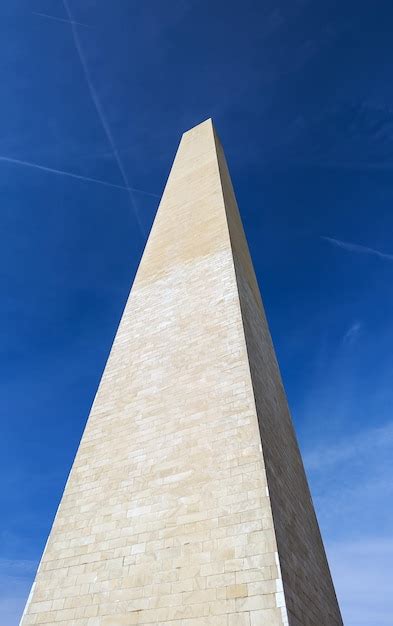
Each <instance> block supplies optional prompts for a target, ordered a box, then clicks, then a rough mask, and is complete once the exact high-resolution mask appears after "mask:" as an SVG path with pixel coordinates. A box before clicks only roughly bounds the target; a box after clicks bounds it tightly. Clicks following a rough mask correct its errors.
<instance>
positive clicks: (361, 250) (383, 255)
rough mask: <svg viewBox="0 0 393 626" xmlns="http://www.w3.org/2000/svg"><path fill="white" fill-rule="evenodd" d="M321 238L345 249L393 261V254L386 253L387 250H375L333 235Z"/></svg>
mask: <svg viewBox="0 0 393 626" xmlns="http://www.w3.org/2000/svg"><path fill="white" fill-rule="evenodd" d="M321 239H324V240H325V241H328V242H329V243H331V244H333V246H337V247H338V248H342V249H343V250H348V251H349V252H357V253H358V254H372V255H373V256H377V257H379V258H380V259H387V260H388V261H393V254H386V253H385V252H380V251H379V250H375V249H374V248H368V247H367V246H361V245H359V244H358V243H348V242H347V241H340V239H333V238H332V237H321Z"/></svg>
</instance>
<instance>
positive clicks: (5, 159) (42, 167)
mask: <svg viewBox="0 0 393 626" xmlns="http://www.w3.org/2000/svg"><path fill="white" fill-rule="evenodd" d="M0 161H2V162H4V163H12V164H13V165H21V166H24V167H31V168H33V169H37V170H41V171H43V172H49V173H50V174H58V175H59V176H69V177H70V178H76V179H77V180H83V181H85V182H88V183H97V184H99V185H105V186H106V187H114V188H115V189H124V190H125V191H129V187H125V186H124V185H116V183H111V182H109V181H107V180H101V179H99V178H91V177H90V176H82V175H81V174H75V173H74V172H67V171H66V170H58V169H56V168H54V167H47V166H46V165H40V164H39V163H33V162H32V161H22V160H21V159H13V158H12V157H7V156H0ZM132 191H134V192H135V193H141V194H144V195H147V196H152V197H154V198H158V197H159V196H157V195H156V194H154V193H150V192H149V191H144V190H142V189H136V188H135V187H134V188H133V189H132Z"/></svg>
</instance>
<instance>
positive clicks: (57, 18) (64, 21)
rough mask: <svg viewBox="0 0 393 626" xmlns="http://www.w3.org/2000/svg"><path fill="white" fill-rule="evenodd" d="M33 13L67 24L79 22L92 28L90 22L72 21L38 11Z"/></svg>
mask: <svg viewBox="0 0 393 626" xmlns="http://www.w3.org/2000/svg"><path fill="white" fill-rule="evenodd" d="M32 15H37V16H38V17H45V18H47V19H48V20H55V22H63V23H65V24H77V25H78V26H85V27H86V28H92V26H91V25H90V24H82V22H70V21H69V20H64V19H63V18H62V17H55V16H54V15H48V14H47V13H36V12H35V11H33V12H32Z"/></svg>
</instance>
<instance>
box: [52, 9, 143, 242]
mask: <svg viewBox="0 0 393 626" xmlns="http://www.w3.org/2000/svg"><path fill="white" fill-rule="evenodd" d="M63 4H64V8H65V11H66V13H67V15H68V17H69V20H70V22H71V30H72V36H73V38H74V43H75V47H76V50H77V53H78V55H79V59H80V62H81V65H82V69H83V72H84V74H85V78H86V82H87V86H88V88H89V91H90V95H91V98H92V100H93V103H94V106H95V108H96V111H97V114H98V117H99V119H100V121H101V124H102V127H103V129H104V132H105V134H106V137H107V139H108V142H109V144H110V146H111V148H112V151H113V156H114V157H115V160H116V163H117V165H118V168H119V170H120V174H121V177H122V179H123V181H124V185H125V187H126V188H127V191H128V195H129V197H130V201H131V206H132V208H133V210H134V213H135V217H136V220H137V223H138V226H139V229H140V232H141V234H142V236H144V229H143V226H142V223H141V219H140V215H139V211H138V207H137V206H136V202H135V198H134V196H133V193H132V188H131V187H130V185H129V183H128V178H127V174H126V171H125V168H124V165H123V162H122V160H121V158H120V154H119V151H118V149H117V147H116V144H115V140H114V138H113V135H112V131H111V129H110V126H109V124H108V122H107V119H106V117H105V114H104V111H103V108H102V106H101V102H100V100H99V98H98V94H97V91H96V89H95V87H94V85H93V82H92V80H91V77H90V72H89V68H88V65H87V62H86V58H85V55H84V52H83V49H82V46H81V44H80V41H79V36H78V31H77V28H76V26H75V24H74V21H73V16H72V12H71V9H70V6H69V3H68V0H63Z"/></svg>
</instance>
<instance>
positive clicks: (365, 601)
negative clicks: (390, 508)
mask: <svg viewBox="0 0 393 626" xmlns="http://www.w3.org/2000/svg"><path fill="white" fill-rule="evenodd" d="M327 548H328V556H329V562H330V566H331V569H332V574H333V579H334V581H335V584H336V588H337V590H338V599H339V601H340V604H341V608H342V612H343V617H344V622H345V624H348V625H351V624H353V625H356V626H360V625H364V626H366V625H367V626H369V624H378V626H388V625H390V624H391V623H392V621H391V620H392V606H391V600H389V598H391V589H392V585H393V576H392V571H393V570H392V567H391V562H392V558H393V541H392V539H391V538H383V537H382V538H381V537H378V536H376V537H373V536H371V537H370V536H362V537H360V538H359V539H358V540H357V541H340V542H337V543H336V542H333V543H332V544H331V545H328V546H327ZM389 604H390V606H389Z"/></svg>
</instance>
